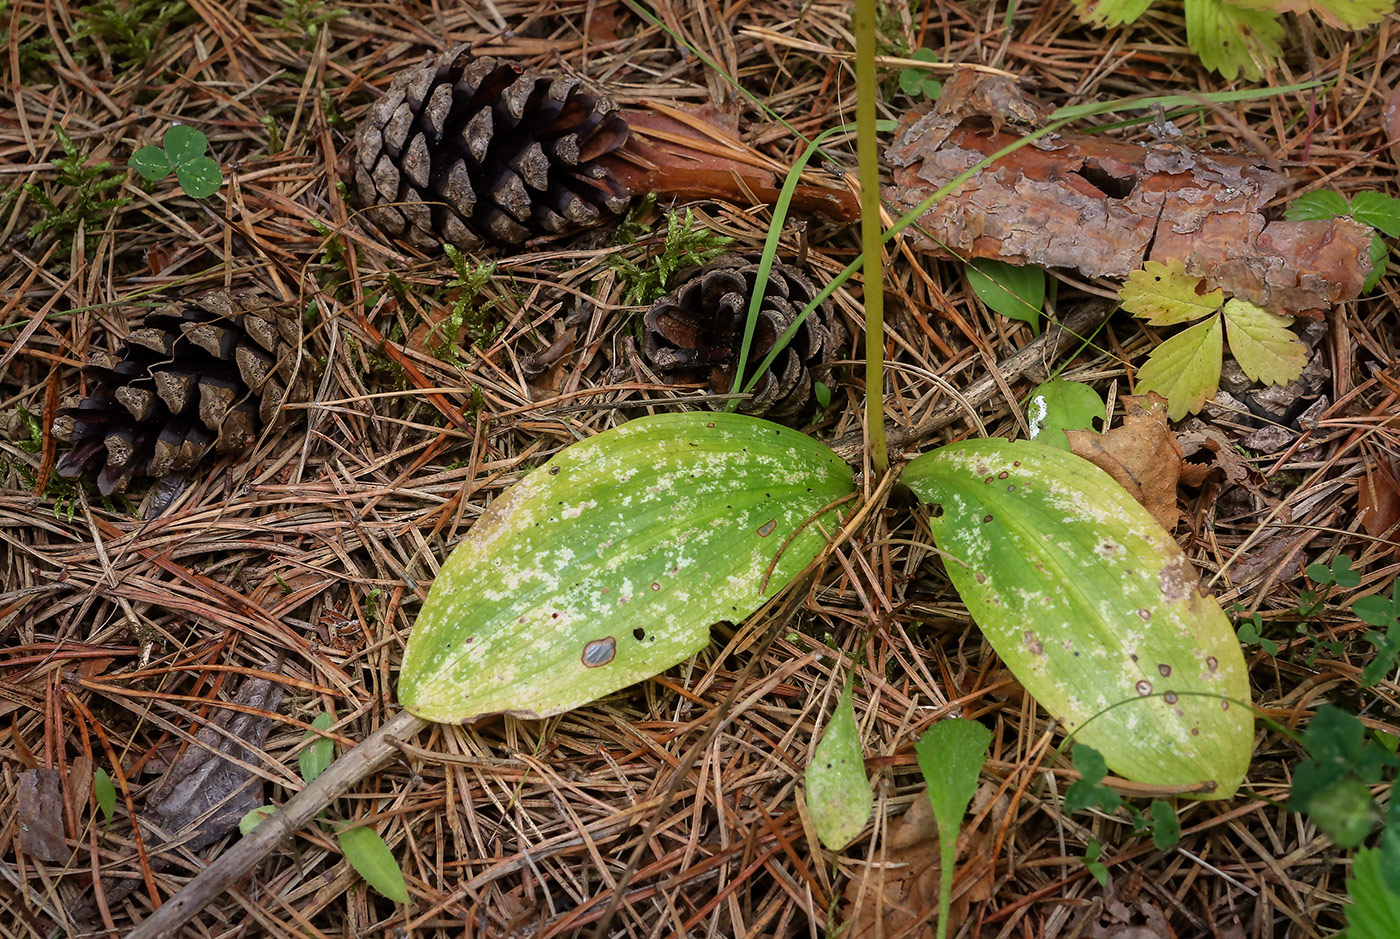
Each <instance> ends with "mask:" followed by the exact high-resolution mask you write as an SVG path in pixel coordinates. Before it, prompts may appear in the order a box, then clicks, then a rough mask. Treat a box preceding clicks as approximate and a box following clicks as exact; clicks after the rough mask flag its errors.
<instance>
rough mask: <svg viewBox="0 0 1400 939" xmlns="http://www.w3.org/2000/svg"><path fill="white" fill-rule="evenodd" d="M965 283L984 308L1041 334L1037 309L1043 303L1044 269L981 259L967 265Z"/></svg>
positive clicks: (1038, 310)
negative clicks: (1027, 324) (1023, 324)
mask: <svg viewBox="0 0 1400 939" xmlns="http://www.w3.org/2000/svg"><path fill="white" fill-rule="evenodd" d="M966 270H967V282H968V284H969V285H970V286H971V287H972V292H973V293H975V294H977V296H978V298H980V299H981V301H982V302H983V303H985V304H987V306H988V307H989V308H990V309H992V310H995V311H996V312H997V313H1000V314H1001V315H1002V316H1005V317H1007V318H1009V319H1013V320H1020V321H1021V322H1023V323H1029V324H1030V327H1031V332H1033V333H1035V334H1036V335H1037V336H1038V335H1040V308H1041V307H1042V306H1043V305H1044V303H1045V270H1044V269H1043V268H1039V267H1036V266H1034V265H1027V266H1025V267H1017V266H1015V265H1012V264H1007V263H1005V262H1004V261H993V260H990V259H986V258H981V259H978V260H975V261H969V262H967V268H966Z"/></svg>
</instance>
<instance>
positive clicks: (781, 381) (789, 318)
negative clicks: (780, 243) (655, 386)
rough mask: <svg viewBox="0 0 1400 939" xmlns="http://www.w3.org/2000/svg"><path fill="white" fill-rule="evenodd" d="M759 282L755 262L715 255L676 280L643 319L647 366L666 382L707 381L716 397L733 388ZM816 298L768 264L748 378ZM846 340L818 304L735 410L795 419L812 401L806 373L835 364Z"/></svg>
mask: <svg viewBox="0 0 1400 939" xmlns="http://www.w3.org/2000/svg"><path fill="white" fill-rule="evenodd" d="M757 277H758V260H757V259H756V258H743V257H725V258H720V259H719V260H718V261H714V262H712V263H710V264H708V265H706V266H705V267H703V268H699V269H696V270H694V271H692V272H690V274H689V275H682V280H683V282H682V283H681V285H680V286H679V287H677V288H675V289H674V290H672V291H671V292H670V293H669V294H667V295H666V296H664V297H662V298H661V299H660V300H658V301H656V303H654V304H652V306H651V309H649V310H647V312H646V315H645V316H644V317H643V320H642V323H643V327H644V336H643V338H644V347H645V352H646V358H647V361H648V362H650V363H651V365H652V367H653V368H654V369H656V371H657V372H658V374H660V376H661V377H662V378H663V379H664V380H666V381H668V382H673V383H678V384H679V383H684V384H692V383H702V384H708V385H709V389H710V391H711V392H712V393H714V394H717V395H723V394H729V393H730V392H731V391H733V390H737V389H736V388H735V381H734V373H735V370H736V369H737V368H738V367H739V347H740V345H741V344H742V343H743V340H744V321H745V319H746V318H747V316H748V311H749V298H750V297H751V296H753V288H754V283H755V281H756V279H757ZM816 295H817V289H816V288H815V287H814V286H813V285H812V282H811V281H810V280H808V279H807V277H806V276H805V275H803V274H802V273H800V272H799V271H797V270H794V269H793V268H791V267H788V266H787V265H785V264H781V263H778V262H774V264H773V269H772V271H771V272H770V273H769V277H768V289H767V290H766V291H764V295H763V303H762V305H761V306H760V307H759V310H758V323H757V325H756V326H755V328H754V336H753V348H752V349H751V350H750V352H749V358H748V362H747V364H746V366H745V370H746V371H747V372H748V375H749V376H751V375H753V370H754V369H755V368H757V367H758V365H759V364H761V363H762V361H763V359H764V358H765V357H767V355H768V353H769V352H770V351H771V350H772V348H773V345H774V343H775V342H777V340H778V337H779V336H781V335H782V334H783V332H784V331H785V330H786V329H787V328H788V326H789V325H791V324H792V322H793V321H794V320H795V319H797V316H798V314H799V313H801V312H802V311H803V309H805V308H806V306H807V304H808V303H810V302H811V301H812V298H813V297H815V296H816ZM845 339H846V330H845V329H844V328H843V327H842V326H841V324H840V323H839V322H837V320H836V317H835V312H834V311H833V309H832V307H831V304H830V302H826V303H822V304H821V305H820V306H818V307H817V308H816V309H815V310H813V311H812V315H811V316H809V317H807V319H806V320H805V321H803V323H802V325H801V326H799V327H798V328H797V332H796V333H795V334H794V335H793V338H792V342H790V343H789V344H788V345H787V347H786V348H784V349H783V350H782V351H781V352H780V353H778V357H777V358H776V359H774V360H773V364H772V366H770V367H769V369H768V370H767V371H766V372H764V373H763V375H762V377H761V378H760V379H759V380H758V383H757V384H756V385H755V386H754V389H753V397H751V398H749V399H748V400H747V401H744V402H743V403H741V404H740V405H739V410H740V411H742V412H744V413H746V414H754V415H762V416H765V417H769V418H772V419H774V420H791V419H794V418H798V417H801V416H802V415H803V412H804V411H805V410H806V409H807V406H808V402H809V401H810V400H811V396H812V376H811V373H810V370H811V369H812V368H814V367H816V366H819V365H823V364H825V363H827V362H830V361H832V360H833V359H835V358H836V357H837V356H838V355H839V354H840V346H841V344H842V343H843V342H845ZM746 378H747V376H746ZM739 384H740V385H742V384H744V382H740V383H739Z"/></svg>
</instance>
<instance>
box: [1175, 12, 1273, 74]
mask: <svg viewBox="0 0 1400 939" xmlns="http://www.w3.org/2000/svg"><path fill="white" fill-rule="evenodd" d="M1185 8H1186V10H1185V12H1186V44H1187V45H1188V46H1190V47H1191V49H1192V51H1194V52H1195V53H1196V55H1198V56H1200V59H1201V64H1202V65H1204V66H1205V67H1206V68H1209V69H1214V70H1215V71H1217V72H1219V73H1220V74H1221V75H1223V76H1224V77H1226V78H1228V79H1231V80H1234V78H1235V77H1236V76H1238V75H1241V74H1243V75H1244V77H1245V78H1246V79H1248V80H1250V81H1255V80H1257V79H1259V78H1261V77H1262V76H1263V74H1264V70H1265V69H1268V68H1270V67H1272V66H1273V64H1274V62H1275V61H1277V60H1278V57H1279V54H1280V52H1281V51H1282V46H1281V45H1280V43H1281V42H1282V40H1283V24H1282V23H1280V22H1279V18H1278V16H1277V15H1276V14H1274V13H1270V12H1267V11H1265V10H1246V9H1243V8H1241V7H1240V6H1238V5H1236V4H1233V3H1226V2H1224V0H1186V2H1185Z"/></svg>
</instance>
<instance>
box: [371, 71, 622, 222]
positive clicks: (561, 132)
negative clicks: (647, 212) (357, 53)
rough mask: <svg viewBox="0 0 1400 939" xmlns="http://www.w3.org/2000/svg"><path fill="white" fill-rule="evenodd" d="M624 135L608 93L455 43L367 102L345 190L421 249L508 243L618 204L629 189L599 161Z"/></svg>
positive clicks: (596, 216)
mask: <svg viewBox="0 0 1400 939" xmlns="http://www.w3.org/2000/svg"><path fill="white" fill-rule="evenodd" d="M626 140H627V122H626V121H624V120H623V119H622V117H621V116H620V115H619V114H618V113H617V105H616V104H614V103H613V101H612V100H611V99H610V98H606V97H600V96H596V95H592V94H589V93H588V92H587V91H584V90H583V88H582V87H581V85H580V83H579V82H578V81H577V80H576V79H571V78H551V77H547V76H544V75H541V74H539V73H537V72H532V71H527V70H525V69H522V68H520V66H518V65H514V64H512V63H509V62H502V61H500V60H498V59H495V58H491V57H490V56H482V57H480V58H478V57H474V56H473V55H472V54H471V52H470V50H469V49H468V48H467V47H460V48H458V49H453V50H451V51H449V52H446V53H444V54H442V55H440V56H438V57H436V58H435V59H433V60H431V61H429V62H426V63H424V64H421V65H418V66H415V67H413V68H409V69H407V70H405V71H404V72H402V73H400V74H399V75H397V76H395V77H394V80H393V82H392V83H391V84H390V86H389V90H388V92H387V93H386V94H385V95H384V97H383V98H381V99H380V100H379V102H378V103H376V104H375V105H374V107H373V108H371V109H370V112H369V116H368V117H366V118H365V120H364V122H363V123H362V124H361V125H360V128H359V130H358V132H357V133H356V134H355V184H354V193H355V197H356V198H357V199H358V200H359V202H360V204H361V205H364V206H366V210H365V214H366V215H367V216H368V217H369V219H370V221H372V222H373V223H374V224H375V225H377V226H379V228H380V229H382V230H383V231H384V232H385V233H387V234H388V235H390V236H393V237H398V238H403V239H404V240H405V241H407V242H409V243H410V244H413V245H415V246H417V247H419V248H425V249H434V248H436V247H437V246H438V245H440V244H441V243H442V242H444V241H446V242H449V243H451V244H454V245H456V246H458V247H460V248H464V249H471V248H476V247H478V246H479V245H480V244H481V243H482V242H483V241H489V242H494V243H497V244H511V245H518V244H523V243H524V242H526V241H530V240H534V239H544V238H550V237H554V236H558V235H564V234H568V233H570V232H574V231H577V230H579V229H581V228H586V227H588V226H590V225H594V224H597V223H599V222H600V221H604V220H606V219H607V218H608V217H610V216H614V215H617V214H620V213H621V212H622V211H623V210H624V209H625V208H626V207H627V204H628V201H629V200H630V198H631V195H632V194H631V192H630V190H628V189H627V188H626V187H625V186H623V185H622V184H621V183H618V182H617V181H615V180H614V179H613V178H612V176H611V174H610V173H609V172H607V170H605V169H604V167H603V166H602V165H600V164H599V163H598V162H597V161H598V159H599V158H600V157H602V156H604V155H606V154H609V153H611V152H612V151H614V150H616V149H617V148H618V147H620V146H621V145H622V144H623V143H624V142H625V141H626ZM390 203H393V204H390Z"/></svg>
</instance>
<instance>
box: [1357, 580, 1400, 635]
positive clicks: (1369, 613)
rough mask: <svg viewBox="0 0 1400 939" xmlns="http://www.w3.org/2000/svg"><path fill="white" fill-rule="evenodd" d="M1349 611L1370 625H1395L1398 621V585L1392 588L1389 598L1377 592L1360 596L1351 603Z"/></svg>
mask: <svg viewBox="0 0 1400 939" xmlns="http://www.w3.org/2000/svg"><path fill="white" fill-rule="evenodd" d="M1351 611H1352V612H1353V613H1355V614H1356V615H1357V618H1359V619H1362V620H1364V621H1366V622H1368V623H1370V624H1371V625H1372V626H1380V627H1381V628H1382V629H1385V628H1388V627H1391V626H1394V625H1396V622H1397V621H1400V586H1397V587H1396V588H1395V589H1393V590H1392V596H1391V597H1389V598H1386V597H1383V596H1381V595H1380V594H1378V593H1373V594H1371V595H1370V596H1366V597H1362V598H1360V599H1359V600H1357V601H1356V602H1355V603H1353V604H1352V605H1351Z"/></svg>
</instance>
